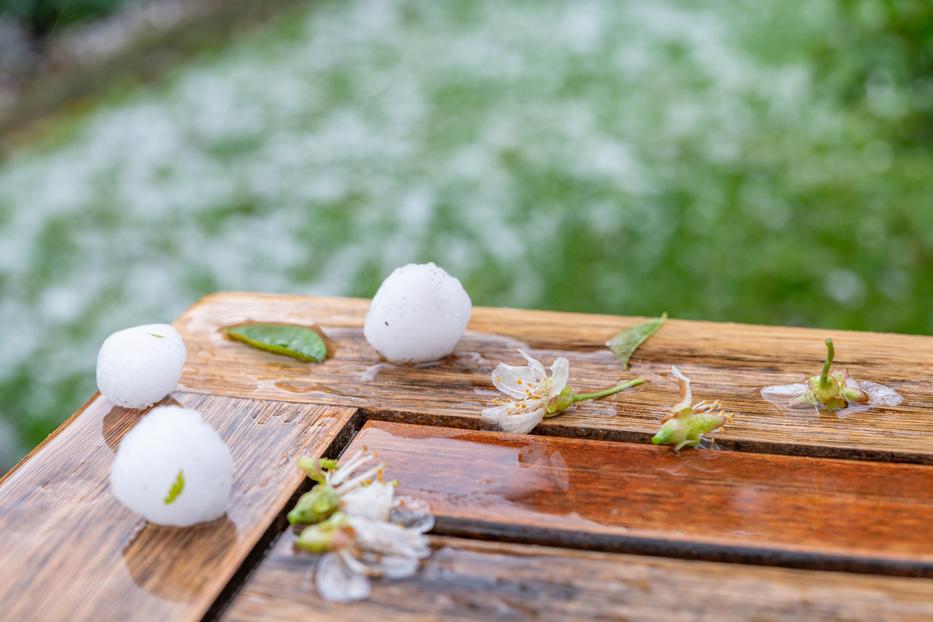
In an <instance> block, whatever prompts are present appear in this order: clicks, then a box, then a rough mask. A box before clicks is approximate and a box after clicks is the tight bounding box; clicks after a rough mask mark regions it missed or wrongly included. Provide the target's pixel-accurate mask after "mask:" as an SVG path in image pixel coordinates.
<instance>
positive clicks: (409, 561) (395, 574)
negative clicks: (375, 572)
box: [379, 555, 420, 579]
mask: <svg viewBox="0 0 933 622" xmlns="http://www.w3.org/2000/svg"><path fill="white" fill-rule="evenodd" d="M419 563H420V561H419V560H417V559H415V558H412V557H397V556H395V555H386V556H385V557H383V558H382V559H381V560H380V561H379V570H381V571H382V574H383V575H385V576H386V577H388V578H389V579H402V578H404V577H410V576H412V575H413V574H415V573H416V572H418V564H419Z"/></svg>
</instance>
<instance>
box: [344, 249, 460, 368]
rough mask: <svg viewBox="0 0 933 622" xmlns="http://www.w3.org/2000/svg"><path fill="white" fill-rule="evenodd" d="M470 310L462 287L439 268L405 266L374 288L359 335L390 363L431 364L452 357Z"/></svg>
mask: <svg viewBox="0 0 933 622" xmlns="http://www.w3.org/2000/svg"><path fill="white" fill-rule="evenodd" d="M472 309H473V305H472V303H471V302H470V296H469V295H468V294H467V293H466V290H464V289H463V285H461V284H460V281H458V280H457V279H456V278H454V277H452V276H450V275H449V274H447V273H446V272H445V271H444V270H443V269H442V268H439V267H437V266H435V265H434V264H433V263H427V264H408V265H407V266H402V267H401V268H396V269H395V271H394V272H392V274H390V275H389V277H388V278H387V279H386V280H385V281H383V282H382V285H381V286H379V291H377V292H376V295H375V296H374V297H373V301H372V304H370V306H369V313H367V314H366V324H365V326H364V329H363V333H364V334H365V335H366V340H367V341H368V342H369V344H370V345H371V346H372V347H374V348H375V349H376V350H378V351H379V353H380V354H382V356H384V357H385V358H387V359H388V360H390V361H394V362H396V363H404V362H413V363H422V362H426V361H435V360H437V359H439V358H442V357H445V356H447V355H448V354H450V353H451V352H453V350H454V347H455V346H456V345H457V342H458V341H460V338H461V337H462V336H463V332H464V330H466V325H467V322H469V321H470V313H471V311H472Z"/></svg>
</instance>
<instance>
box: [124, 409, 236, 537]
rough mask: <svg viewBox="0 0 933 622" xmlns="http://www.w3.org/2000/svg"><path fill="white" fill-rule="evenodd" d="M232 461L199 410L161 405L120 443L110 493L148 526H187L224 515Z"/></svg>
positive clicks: (224, 445) (227, 499)
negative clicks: (147, 523)
mask: <svg viewBox="0 0 933 622" xmlns="http://www.w3.org/2000/svg"><path fill="white" fill-rule="evenodd" d="M232 487H233V458H232V457H231V456H230V449H229V448H228V447H227V445H226V443H224V442H223V440H222V439H221V438H220V435H219V434H217V431H216V430H214V428H212V427H211V426H210V424H208V423H206V422H204V421H203V420H202V419H201V415H200V414H199V413H198V411H196V410H192V409H190V408H181V407H179V406H159V407H158V408H155V409H153V410H152V412H150V413H149V414H148V415H146V416H145V417H143V418H142V419H141V420H140V421H139V423H137V424H136V426H135V427H134V428H133V429H132V430H130V431H129V432H128V433H127V435H126V436H125V437H124V438H123V441H122V442H121V443H120V447H119V449H118V450H117V456H116V458H115V459H114V461H113V466H112V467H111V470H110V490H111V491H113V496H115V497H116V498H117V499H118V500H119V501H120V503H122V504H123V505H125V506H126V507H128V508H129V509H130V510H132V511H133V512H136V513H137V514H140V515H142V517H143V518H145V519H146V520H147V521H149V522H150V523H156V524H159V525H172V526H175V527H188V526H189V525H194V524H195V523H202V522H205V521H211V520H214V519H216V518H220V517H221V516H223V514H224V512H226V510H227V504H228V502H229V500H230V490H231V488H232Z"/></svg>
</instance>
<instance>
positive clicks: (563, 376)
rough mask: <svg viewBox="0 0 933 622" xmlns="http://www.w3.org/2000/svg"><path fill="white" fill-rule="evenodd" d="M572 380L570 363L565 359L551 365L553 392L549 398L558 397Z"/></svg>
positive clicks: (557, 360) (556, 360)
mask: <svg viewBox="0 0 933 622" xmlns="http://www.w3.org/2000/svg"><path fill="white" fill-rule="evenodd" d="M569 379H570V362H569V361H568V360H567V359H565V358H564V357H562V356H561V357H559V358H557V359H555V360H554V364H553V365H551V391H550V393H549V394H548V395H549V397H557V396H558V395H560V392H561V391H563V390H564V389H565V388H566V387H567V381H568V380H569Z"/></svg>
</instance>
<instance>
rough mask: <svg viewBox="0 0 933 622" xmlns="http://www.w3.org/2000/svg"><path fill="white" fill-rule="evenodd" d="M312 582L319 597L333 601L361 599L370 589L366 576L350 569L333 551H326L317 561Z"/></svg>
mask: <svg viewBox="0 0 933 622" xmlns="http://www.w3.org/2000/svg"><path fill="white" fill-rule="evenodd" d="M314 582H315V584H316V585H317V591H318V594H320V595H321V598H323V599H324V600H329V601H331V602H335V603H348V602H352V601H355V600H362V599H364V598H367V597H368V596H369V594H370V592H371V589H372V586H371V585H370V582H369V578H368V577H366V576H365V575H362V574H359V573H356V572H354V571H353V570H351V569H350V567H349V566H347V564H346V563H344V561H343V560H342V559H341V558H340V557H339V556H337V555H335V554H334V553H327V554H326V555H324V556H323V557H322V558H321V560H320V561H319V562H318V564H317V571H316V572H315V575H314Z"/></svg>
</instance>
